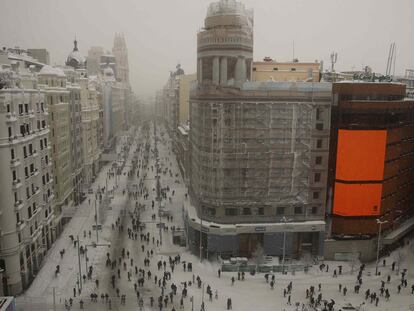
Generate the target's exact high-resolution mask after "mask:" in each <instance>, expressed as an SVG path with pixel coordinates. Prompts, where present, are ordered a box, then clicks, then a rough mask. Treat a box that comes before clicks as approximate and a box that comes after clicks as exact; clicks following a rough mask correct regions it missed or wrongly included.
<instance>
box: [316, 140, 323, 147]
mask: <svg viewBox="0 0 414 311" xmlns="http://www.w3.org/2000/svg"><path fill="white" fill-rule="evenodd" d="M316 148H318V149H321V148H322V139H318V140H317V141H316Z"/></svg>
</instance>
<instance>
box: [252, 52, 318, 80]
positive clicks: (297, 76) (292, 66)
mask: <svg viewBox="0 0 414 311" xmlns="http://www.w3.org/2000/svg"><path fill="white" fill-rule="evenodd" d="M320 67H321V64H320V63H319V62H318V61H315V62H314V63H310V62H299V61H296V60H295V61H293V62H277V61H274V60H273V59H271V58H268V57H266V58H264V59H263V61H261V62H258V61H255V62H253V76H252V79H253V81H308V82H319V81H320V80H321V72H320Z"/></svg>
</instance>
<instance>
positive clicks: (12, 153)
mask: <svg viewBox="0 0 414 311" xmlns="http://www.w3.org/2000/svg"><path fill="white" fill-rule="evenodd" d="M14 156H15V155H14V149H10V157H11V159H12V160H14Z"/></svg>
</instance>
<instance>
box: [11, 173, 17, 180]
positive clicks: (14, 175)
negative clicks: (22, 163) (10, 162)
mask: <svg viewBox="0 0 414 311" xmlns="http://www.w3.org/2000/svg"><path fill="white" fill-rule="evenodd" d="M12 176H13V181H16V180H17V174H16V171H13V172H12Z"/></svg>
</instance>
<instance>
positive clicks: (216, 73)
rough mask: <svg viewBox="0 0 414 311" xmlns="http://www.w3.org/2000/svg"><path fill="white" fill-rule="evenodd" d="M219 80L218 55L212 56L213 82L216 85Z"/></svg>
mask: <svg viewBox="0 0 414 311" xmlns="http://www.w3.org/2000/svg"><path fill="white" fill-rule="evenodd" d="M219 80H220V59H219V57H218V56H214V58H213V84H215V85H218V84H219Z"/></svg>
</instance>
